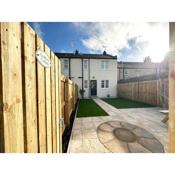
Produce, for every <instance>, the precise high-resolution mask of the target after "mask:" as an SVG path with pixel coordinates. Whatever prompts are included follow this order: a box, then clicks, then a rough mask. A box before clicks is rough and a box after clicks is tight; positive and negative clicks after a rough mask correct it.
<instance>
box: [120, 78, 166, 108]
mask: <svg viewBox="0 0 175 175" xmlns="http://www.w3.org/2000/svg"><path fill="white" fill-rule="evenodd" d="M161 81H162V83H164V84H166V85H167V84H168V79H163V80H161ZM162 87H164V86H162ZM165 88H166V87H165ZM164 93H165V94H162V93H161V87H160V81H159V80H149V81H135V82H126V83H118V96H119V97H122V98H127V99H131V100H134V101H140V102H145V103H148V104H152V105H157V106H160V105H162V101H161V96H165V97H167V96H168V95H167V93H168V92H165V91H164Z"/></svg>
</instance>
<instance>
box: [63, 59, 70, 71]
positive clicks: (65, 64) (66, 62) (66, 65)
mask: <svg viewBox="0 0 175 175" xmlns="http://www.w3.org/2000/svg"><path fill="white" fill-rule="evenodd" d="M68 68H69V61H68V60H64V69H68Z"/></svg>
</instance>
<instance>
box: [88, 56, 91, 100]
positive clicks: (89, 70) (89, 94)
mask: <svg viewBox="0 0 175 175" xmlns="http://www.w3.org/2000/svg"><path fill="white" fill-rule="evenodd" d="M88 71H89V97H90V96H91V87H90V76H91V74H90V58H88Z"/></svg>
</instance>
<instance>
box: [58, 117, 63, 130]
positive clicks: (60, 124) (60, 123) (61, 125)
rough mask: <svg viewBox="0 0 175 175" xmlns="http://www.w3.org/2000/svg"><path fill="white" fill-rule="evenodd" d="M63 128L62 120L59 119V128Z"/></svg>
mask: <svg viewBox="0 0 175 175" xmlns="http://www.w3.org/2000/svg"><path fill="white" fill-rule="evenodd" d="M63 126H64V118H60V119H59V127H61V128H62V127H63Z"/></svg>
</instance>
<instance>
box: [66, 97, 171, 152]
mask: <svg viewBox="0 0 175 175" xmlns="http://www.w3.org/2000/svg"><path fill="white" fill-rule="evenodd" d="M94 101H95V102H96V103H97V104H98V105H100V106H101V107H102V108H103V109H104V110H105V111H106V112H107V113H108V114H109V115H110V116H103V117H102V116H100V117H93V116H92V117H85V118H76V119H75V122H74V126H73V130H72V136H71V139H70V143H69V148H68V152H69V153H110V152H127V151H122V150H120V149H119V148H118V150H115V151H114V150H111V149H110V148H111V146H108V147H106V145H105V144H104V143H103V142H102V141H101V140H100V137H99V135H97V129H98V127H99V125H101V124H103V123H105V122H109V121H116V122H113V123H117V121H122V122H127V123H129V124H132V125H136V126H138V127H141V128H143V129H145V130H146V131H148V133H150V134H151V135H153V136H154V138H155V140H158V142H160V143H161V144H162V145H163V146H164V151H165V152H167V145H168V127H167V125H166V124H164V123H162V122H161V120H162V119H163V118H164V115H163V114H162V113H160V112H159V110H161V108H158V107H155V108H131V109H116V108H114V107H113V106H111V105H109V104H107V103H106V102H104V101H102V100H101V99H98V98H97V99H94ZM109 129H110V128H109ZM103 135H105V133H103ZM107 138H108V139H109V140H110V139H111V141H112V140H113V139H114V138H115V135H114V134H111V135H108V136H107ZM110 144H111V145H114V142H110V143H108V145H110ZM131 146H135V147H136V146H137V147H139V146H138V145H136V144H134V142H133V143H132V145H131ZM138 149H139V148H138ZM140 152H143V151H140ZM145 152H151V151H146V150H145ZM155 152H156V151H155Z"/></svg>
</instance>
